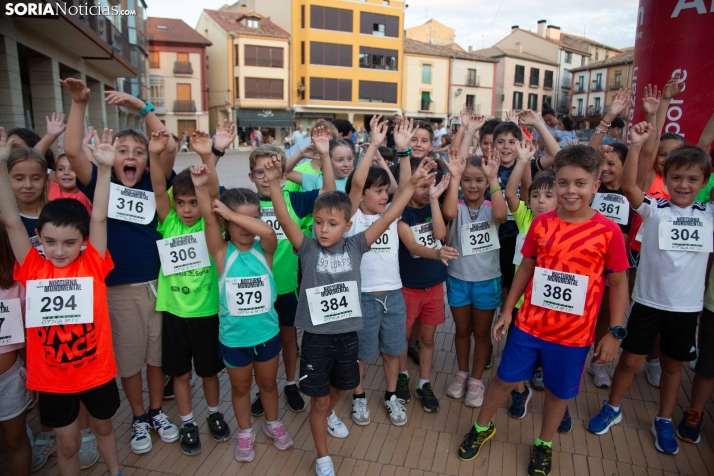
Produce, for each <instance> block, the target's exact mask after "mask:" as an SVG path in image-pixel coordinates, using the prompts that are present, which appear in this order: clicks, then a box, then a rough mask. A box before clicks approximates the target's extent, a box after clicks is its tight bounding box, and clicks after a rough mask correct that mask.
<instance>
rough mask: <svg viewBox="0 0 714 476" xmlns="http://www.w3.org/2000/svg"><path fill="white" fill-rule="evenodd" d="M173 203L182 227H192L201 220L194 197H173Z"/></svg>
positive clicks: (196, 200)
mask: <svg viewBox="0 0 714 476" xmlns="http://www.w3.org/2000/svg"><path fill="white" fill-rule="evenodd" d="M174 203H176V214H177V215H178V217H179V219H180V220H181V223H183V224H184V225H186V226H193V225H194V224H195V223H196V222H197V221H198V220H199V219H200V218H201V212H200V211H199V209H198V199H196V195H178V196H175V197H174ZM231 236H233V235H231Z"/></svg>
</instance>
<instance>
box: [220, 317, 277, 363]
mask: <svg viewBox="0 0 714 476" xmlns="http://www.w3.org/2000/svg"><path fill="white" fill-rule="evenodd" d="M235 319H240V318H235ZM218 346H219V349H220V352H221V357H222V358H223V363H224V364H226V367H228V368H229V369H237V368H240V367H246V366H248V365H250V364H252V363H253V362H268V361H269V360H272V359H274V358H275V357H277V356H278V354H279V353H280V351H281V350H282V348H283V340H282V339H281V338H280V333H277V334H275V336H273V337H271V338H270V339H269V340H267V341H265V342H263V343H262V344H258V345H253V346H250V347H228V346H227V345H223V343H221V342H219V343H218Z"/></svg>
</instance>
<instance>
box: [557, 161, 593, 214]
mask: <svg viewBox="0 0 714 476" xmlns="http://www.w3.org/2000/svg"><path fill="white" fill-rule="evenodd" d="M599 186H600V180H596V179H595V177H594V176H593V175H592V174H591V173H590V172H588V171H587V170H585V169H583V168H582V167H577V166H575V165H566V166H565V167H561V168H559V169H558V171H557V172H556V173H555V193H556V194H557V195H558V203H559V204H560V206H561V207H562V209H563V210H565V211H567V212H568V213H577V212H580V211H581V210H582V209H583V208H585V207H589V206H590V201H591V200H592V198H593V195H594V194H595V192H597V189H598V187H599Z"/></svg>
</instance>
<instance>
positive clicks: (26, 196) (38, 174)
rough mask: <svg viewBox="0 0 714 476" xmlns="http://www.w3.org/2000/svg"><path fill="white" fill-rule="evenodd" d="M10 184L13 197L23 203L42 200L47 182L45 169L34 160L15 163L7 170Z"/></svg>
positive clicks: (29, 203)
mask: <svg viewBox="0 0 714 476" xmlns="http://www.w3.org/2000/svg"><path fill="white" fill-rule="evenodd" d="M9 175H10V186H11V187H12V192H13V193H14V194H15V199H16V200H17V202H18V203H21V204H23V205H32V204H35V203H37V202H38V201H40V200H42V193H43V192H44V190H45V184H46V183H47V171H46V170H44V169H43V168H42V164H40V163H39V162H37V161H34V160H29V159H28V160H23V161H22V162H18V163H16V164H15V165H14V166H13V168H12V170H10V171H9Z"/></svg>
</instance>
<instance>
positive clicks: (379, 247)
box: [362, 222, 399, 254]
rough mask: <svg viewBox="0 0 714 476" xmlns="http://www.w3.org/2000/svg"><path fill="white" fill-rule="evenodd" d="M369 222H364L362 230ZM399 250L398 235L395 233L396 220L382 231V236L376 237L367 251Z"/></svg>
mask: <svg viewBox="0 0 714 476" xmlns="http://www.w3.org/2000/svg"><path fill="white" fill-rule="evenodd" d="M369 226H370V224H366V225H365V226H364V228H362V229H363V230H366V229H367V228H369ZM398 250H399V235H398V234H397V224H396V222H394V223H392V224H391V225H389V228H387V231H385V232H384V233H382V236H380V237H379V238H377V241H375V242H374V243H372V246H370V248H369V253H388V254H394V253H396V252H397V251H398Z"/></svg>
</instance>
